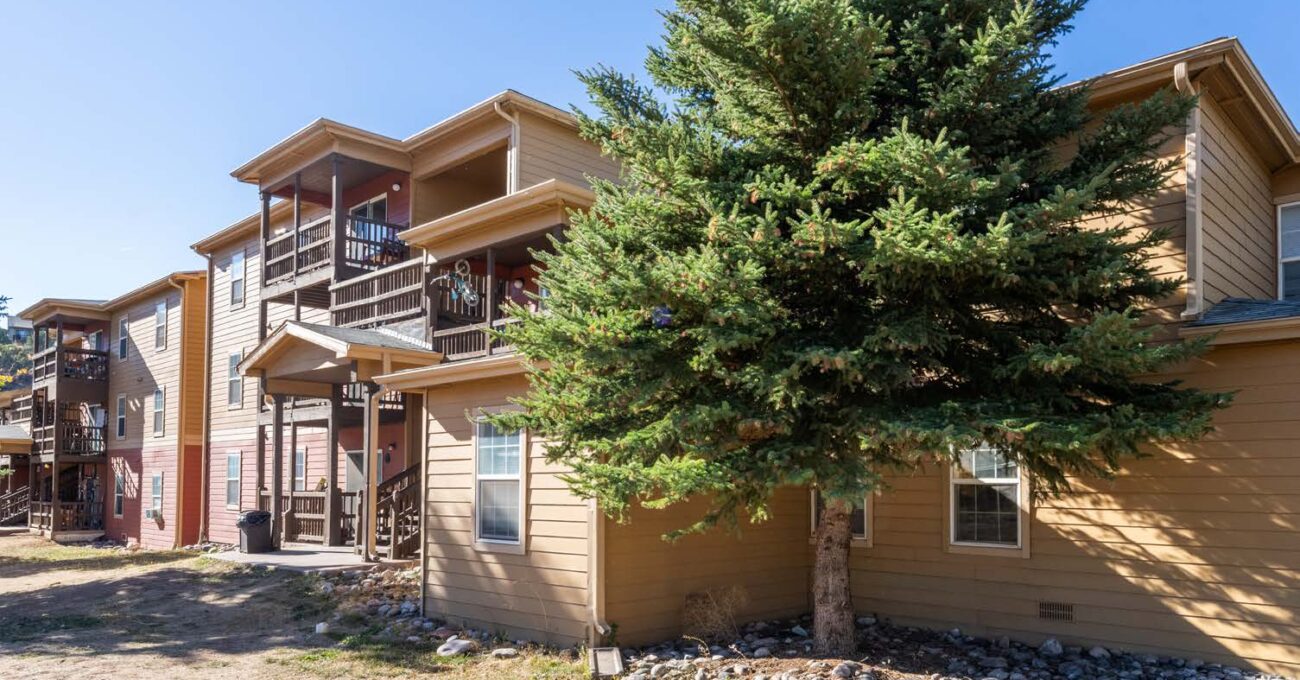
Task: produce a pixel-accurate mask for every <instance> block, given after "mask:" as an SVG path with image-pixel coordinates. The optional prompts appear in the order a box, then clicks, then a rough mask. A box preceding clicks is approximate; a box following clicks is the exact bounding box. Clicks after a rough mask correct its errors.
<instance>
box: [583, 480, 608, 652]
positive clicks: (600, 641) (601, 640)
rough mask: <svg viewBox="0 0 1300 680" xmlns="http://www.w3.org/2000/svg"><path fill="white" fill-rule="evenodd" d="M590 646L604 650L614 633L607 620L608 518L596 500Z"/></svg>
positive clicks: (591, 507)
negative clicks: (606, 564)
mask: <svg viewBox="0 0 1300 680" xmlns="http://www.w3.org/2000/svg"><path fill="white" fill-rule="evenodd" d="M587 540H588V546H587V559H588V564H587V603H588V605H589V606H588V617H589V621H588V624H589V626H590V627H589V629H588V633H587V638H588V639H587V646H588V647H589V648H591V647H601V646H603V645H604V644H605V642H606V641H607V639H608V636H609V634H610V633H611V632H612V631H613V629H612V628H611V627H610V625H609V622H608V621H606V620H605V516H604V514H603V513H601V511H600V505H599V504H598V503H597V502H596V499H594V498H593V499H591V500H589V501H587Z"/></svg>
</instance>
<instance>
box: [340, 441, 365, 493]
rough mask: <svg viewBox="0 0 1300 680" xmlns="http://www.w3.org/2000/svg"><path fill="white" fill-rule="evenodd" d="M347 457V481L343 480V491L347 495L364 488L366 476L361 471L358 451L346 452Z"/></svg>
mask: <svg viewBox="0 0 1300 680" xmlns="http://www.w3.org/2000/svg"><path fill="white" fill-rule="evenodd" d="M347 455H348V475H347V479H346V480H344V484H345V486H344V487H343V490H344V491H346V492H348V493H356V492H358V491H360V490H361V489H363V488H365V486H366V476H365V473H363V472H362V471H361V463H362V460H361V456H362V453H361V452H360V451H348V454H347Z"/></svg>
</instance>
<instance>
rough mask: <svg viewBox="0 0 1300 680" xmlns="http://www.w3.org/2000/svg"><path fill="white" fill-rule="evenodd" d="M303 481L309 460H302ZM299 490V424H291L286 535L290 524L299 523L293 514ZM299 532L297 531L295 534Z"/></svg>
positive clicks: (304, 480) (304, 481) (285, 511)
mask: <svg viewBox="0 0 1300 680" xmlns="http://www.w3.org/2000/svg"><path fill="white" fill-rule="evenodd" d="M302 475H303V479H302V483H303V486H306V485H307V461H306V460H303V461H302ZM297 490H298V424H297V423H290V424H289V490H288V492H287V494H286V495H287V496H288V498H289V502H288V504H287V505H286V506H285V508H284V526H285V536H288V535H289V525H290V524H297V523H298V520H297V517H296V516H295V515H294V514H293V507H294V504H293V497H294V492H295V491H297ZM296 534H297V532H295V535H296Z"/></svg>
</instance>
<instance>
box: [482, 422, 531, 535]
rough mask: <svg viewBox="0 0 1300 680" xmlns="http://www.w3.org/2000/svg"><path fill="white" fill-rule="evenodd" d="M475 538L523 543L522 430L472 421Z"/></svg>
mask: <svg viewBox="0 0 1300 680" xmlns="http://www.w3.org/2000/svg"><path fill="white" fill-rule="evenodd" d="M475 429H476V431H475V437H474V460H475V461H476V462H475V468H474V471H475V502H474V512H475V521H474V524H475V537H476V538H477V539H478V540H479V541H482V542H487V543H511V544H522V533H523V532H522V528H523V516H524V513H523V507H524V503H523V500H524V499H523V495H524V494H523V464H524V461H523V448H524V447H523V433H522V432H520V431H518V430H516V431H514V432H502V431H501V430H498V429H497V428H496V426H494V425H493V424H491V423H489V422H486V421H479V422H477V423H476V424H475Z"/></svg>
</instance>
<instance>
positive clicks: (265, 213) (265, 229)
mask: <svg viewBox="0 0 1300 680" xmlns="http://www.w3.org/2000/svg"><path fill="white" fill-rule="evenodd" d="M259 196H260V197H261V199H262V239H261V243H260V247H261V252H262V285H263V286H265V285H266V242H267V241H269V240H270V239H271V194H270V193H268V192H265V191H263V192H261V194H259Z"/></svg>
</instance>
